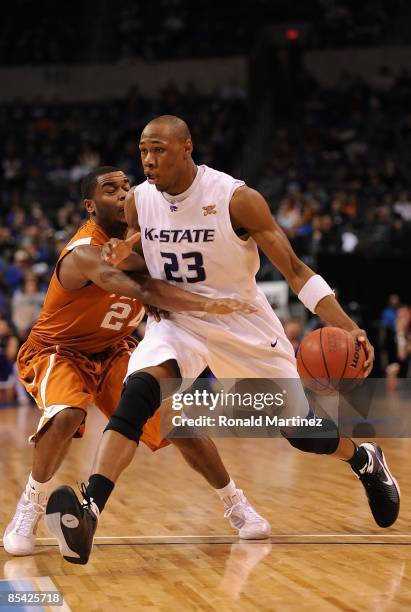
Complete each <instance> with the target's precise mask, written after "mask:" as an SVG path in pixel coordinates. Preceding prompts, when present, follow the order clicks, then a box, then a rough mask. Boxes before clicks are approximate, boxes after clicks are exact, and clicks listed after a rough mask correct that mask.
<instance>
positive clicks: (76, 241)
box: [66, 236, 93, 251]
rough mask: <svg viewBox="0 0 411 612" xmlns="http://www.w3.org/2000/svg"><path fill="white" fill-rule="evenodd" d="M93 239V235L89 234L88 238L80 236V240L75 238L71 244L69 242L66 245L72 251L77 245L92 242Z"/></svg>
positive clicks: (67, 249)
mask: <svg viewBox="0 0 411 612" xmlns="http://www.w3.org/2000/svg"><path fill="white" fill-rule="evenodd" d="M92 240H93V237H92V236H88V237H87V238H79V239H78V240H75V241H74V242H72V243H71V244H68V245H67V246H66V251H72V250H73V249H75V248H76V247H78V246H82V245H83V244H91V241H92Z"/></svg>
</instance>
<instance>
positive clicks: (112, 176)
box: [97, 172, 129, 187]
mask: <svg viewBox="0 0 411 612" xmlns="http://www.w3.org/2000/svg"><path fill="white" fill-rule="evenodd" d="M128 182H129V181H128V178H127V177H126V175H125V174H124V172H108V173H107V174H101V175H100V176H98V177H97V185H100V187H104V186H105V185H118V184H122V183H128Z"/></svg>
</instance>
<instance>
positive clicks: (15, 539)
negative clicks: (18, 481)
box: [3, 491, 46, 556]
mask: <svg viewBox="0 0 411 612" xmlns="http://www.w3.org/2000/svg"><path fill="white" fill-rule="evenodd" d="M45 511H46V505H45V504H36V503H34V502H32V501H30V500H29V498H28V497H27V495H26V492H25V491H24V492H23V494H22V496H21V497H20V499H19V503H18V504H17V508H16V512H15V513H14V516H13V519H12V521H11V522H10V523H9V524H8V525H7V527H6V531H5V532H4V536H3V546H4V548H5V550H6V551H7V552H8V553H9V554H10V555H15V556H24V555H31V554H33V551H34V546H35V543H36V531H37V525H38V523H39V520H40V519H41V517H42V516H43V514H44V513H45Z"/></svg>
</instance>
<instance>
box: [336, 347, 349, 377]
mask: <svg viewBox="0 0 411 612" xmlns="http://www.w3.org/2000/svg"><path fill="white" fill-rule="evenodd" d="M348 352H349V351H348V338H347V337H345V363H344V367H343V371H342V372H341V376H340V380H339V381H338V387H339V386H340V384H341V381H342V379H343V378H344V374H345V368H346V367H347V363H348Z"/></svg>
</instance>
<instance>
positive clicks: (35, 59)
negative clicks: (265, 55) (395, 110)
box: [0, 0, 410, 66]
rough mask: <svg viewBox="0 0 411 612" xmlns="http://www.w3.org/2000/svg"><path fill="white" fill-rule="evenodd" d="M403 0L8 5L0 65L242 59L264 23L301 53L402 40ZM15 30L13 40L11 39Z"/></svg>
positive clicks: (0, 35)
mask: <svg viewBox="0 0 411 612" xmlns="http://www.w3.org/2000/svg"><path fill="white" fill-rule="evenodd" d="M409 11H410V7H409V3H408V2H407V0H390V2H389V3H387V2H385V1H384V0H362V2H356V1H355V0H304V2H289V1H288V0H275V2H274V1H273V0H242V2H237V1H236V0H225V1H224V2H210V1H209V0H197V1H196V4H195V11H193V10H192V2H190V0H157V2H155V3H150V2H124V1H123V2H115V1H114V0H100V1H99V2H80V0H71V2H69V3H68V2H67V3H64V2H63V3H58V4H57V3H55V2H52V1H51V0H44V1H43V2H42V9H41V11H39V9H38V6H37V5H36V4H34V3H33V2H31V0H15V2H13V4H11V5H9V6H8V7H7V11H6V12H5V13H4V14H3V15H2V19H1V23H0V64H4V65H9V66H13V65H22V64H25V65H36V64H64V63H79V62H93V61H99V62H101V61H114V62H117V61H133V59H134V58H144V59H146V60H148V61H150V60H161V59H170V58H185V57H190V58H196V57H222V56H228V55H243V54H244V53H247V52H248V50H249V41H250V38H252V36H253V35H254V34H255V32H258V31H259V30H260V29H261V28H263V27H264V25H265V24H267V23H270V22H283V23H284V22H289V23H290V24H294V25H297V26H299V27H300V28H301V33H302V34H301V35H302V36H303V38H304V44H305V46H306V48H308V49H309V48H328V47H343V46H349V45H362V46H364V45H367V46H370V45H377V44H380V45H382V44H389V43H392V42H395V43H396V44H399V43H401V42H408V28H407V26H406V21H405V20H404V15H406V14H408V13H409ZM16 32H18V34H19V35H18V36H16Z"/></svg>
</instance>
